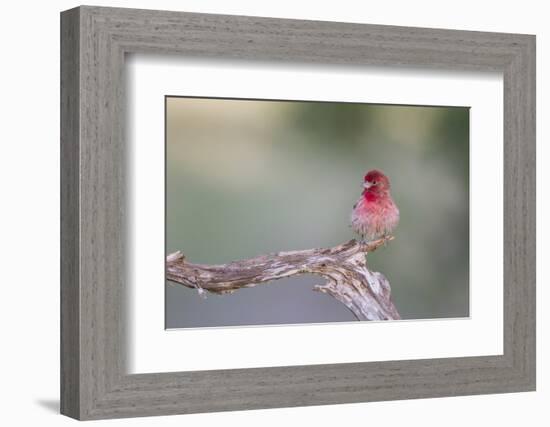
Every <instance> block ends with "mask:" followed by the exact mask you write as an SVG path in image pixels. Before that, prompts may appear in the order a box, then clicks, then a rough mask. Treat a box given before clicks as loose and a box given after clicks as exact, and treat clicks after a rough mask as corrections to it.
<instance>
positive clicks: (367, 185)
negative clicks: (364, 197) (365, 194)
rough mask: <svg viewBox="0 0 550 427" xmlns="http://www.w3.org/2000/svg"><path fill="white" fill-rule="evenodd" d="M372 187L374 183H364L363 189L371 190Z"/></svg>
mask: <svg viewBox="0 0 550 427" xmlns="http://www.w3.org/2000/svg"><path fill="white" fill-rule="evenodd" d="M372 186H373V183H372V182H368V181H365V182H363V187H364V188H366V189H369V188H371V187H372Z"/></svg>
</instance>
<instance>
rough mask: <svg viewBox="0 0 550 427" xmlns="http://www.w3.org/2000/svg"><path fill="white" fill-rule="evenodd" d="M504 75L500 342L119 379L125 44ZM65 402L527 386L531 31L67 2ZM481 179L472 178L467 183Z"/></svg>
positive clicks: (197, 405)
mask: <svg viewBox="0 0 550 427" xmlns="http://www.w3.org/2000/svg"><path fill="white" fill-rule="evenodd" d="M132 52H140V53H144V52H145V53H151V54H157V53H163V54H164V53H169V54H178V55H186V56H193V57H214V58H243V59H261V60H272V61H292V62H294V63H324V64H348V65H351V66H358V65H363V64H370V65H372V64H374V65H391V66H396V67H399V66H414V67H429V68H437V69H450V70H490V71H500V72H502V73H503V76H504V170H505V174H504V354H503V355H500V356H486V357H463V358H445V359H426V360H408V361H387V362H369V363H345V364H331V365H310V366H291V367H272V368H261V369H234V370H218V371H202V372H201V371H193V372H176V373H155V374H135V375H128V374H127V373H126V371H125V337H126V334H125V328H126V325H125V315H124V313H125V281H126V277H127V265H126V263H125V251H126V247H125V245H126V235H127V229H126V224H125V210H126V204H125V192H126V185H125V180H126V175H125V166H126V165H125V161H126V160H125V159H126V157H125V150H126V147H125V139H124V120H125V113H124V104H125V84H124V58H125V54H126V53H132ZM61 122H62V126H61V165H62V171H61V412H62V413H63V414H66V415H68V416H71V417H74V418H77V419H99V418H115V417H132V416H147V415H166V414H182V413H193V412H210V411H227V410H242V409H256V408H273V407H283V406H303V405H322V404H335V403H347V402H364V401H379V400H389V399H410V398H423V397H435V396H452V395H466V394H481V393H501V392H516V391H528V390H534V389H535V37H534V36H531V35H519V34H497V33H485V32H470V31H452V30H440V29H425V28H406V27H392V26H379V25H359V24H348V23H335V22H315V21H300V20H283V19H268V18H257V17H243V16H223V15H208V14H195V13H181V12H165V11H149V10H133V9H116V8H102V7H88V6H83V7H79V8H76V9H71V10H68V11H65V12H62V14H61ZM473 185H475V183H473Z"/></svg>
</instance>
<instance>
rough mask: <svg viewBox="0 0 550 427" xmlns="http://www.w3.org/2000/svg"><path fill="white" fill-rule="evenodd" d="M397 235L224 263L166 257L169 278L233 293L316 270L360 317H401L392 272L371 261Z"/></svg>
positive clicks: (325, 286)
mask: <svg viewBox="0 0 550 427" xmlns="http://www.w3.org/2000/svg"><path fill="white" fill-rule="evenodd" d="M390 240H393V237H386V238H383V239H378V240H375V241H372V242H368V243H360V242H357V241H356V240H350V241H348V242H345V243H342V244H340V245H337V246H334V247H332V248H314V249H304V250H299V251H285V252H277V253H274V254H267V255H260V256H257V257H253V258H248V259H244V260H239V261H233V262H230V263H227V264H220V265H205V264H194V263H191V262H189V261H188V260H186V259H185V256H184V254H183V253H182V252H175V253H173V254H170V255H168V256H167V257H166V279H168V280H171V281H173V282H176V283H179V284H181V285H183V286H187V287H188V288H192V289H197V290H198V292H199V294H202V293H204V292H211V293H214V294H219V295H222V294H230V293H233V292H235V291H237V290H239V289H243V288H252V287H254V286H257V285H260V284H266V283H270V282H272V281H274V280H279V279H283V278H285V277H291V276H295V275H299V274H315V275H318V276H321V277H323V278H324V279H325V283H324V284H321V285H316V286H315V287H314V288H313V289H314V290H316V291H319V292H323V293H326V294H328V295H330V296H331V297H333V298H335V299H336V300H338V301H340V302H341V303H342V304H344V305H345V306H346V307H347V308H348V309H349V310H350V311H351V312H352V313H353V315H354V316H355V318H356V319H357V320H399V319H401V317H400V316H399V312H398V311H397V308H396V307H395V305H394V303H393V301H392V298H391V287H390V283H389V282H388V280H387V279H386V277H385V276H384V275H383V274H381V273H378V272H373V271H370V270H369V269H368V267H367V254H368V253H369V252H374V251H375V250H376V249H378V248H379V247H380V246H382V245H384V244H386V243H387V242H388V241H390Z"/></svg>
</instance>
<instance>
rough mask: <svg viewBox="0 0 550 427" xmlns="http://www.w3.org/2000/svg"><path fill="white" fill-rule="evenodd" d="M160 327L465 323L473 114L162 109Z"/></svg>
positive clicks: (257, 105) (316, 104) (299, 104)
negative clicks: (162, 300)
mask: <svg viewBox="0 0 550 427" xmlns="http://www.w3.org/2000/svg"><path fill="white" fill-rule="evenodd" d="M165 112H166V117H165V120H166V135H165V141H166V198H165V203H166V206H165V208H166V227H165V232H166V236H165V237H166V255H167V261H166V263H167V265H166V276H167V280H166V286H165V288H166V289H165V314H166V325H165V326H166V328H167V329H175V328H199V327H224V326H225V327H227V326H253V325H281V324H308V323H331V322H353V321H358V320H359V321H365V320H398V319H418V320H420V319H436V318H459V317H468V316H469V314H470V313H469V108H468V107H461V106H460V107H459V106H421V105H381V104H367V103H348V102H321V101H299V100H259V99H222V98H196V97H181V96H167V97H166V98H165Z"/></svg>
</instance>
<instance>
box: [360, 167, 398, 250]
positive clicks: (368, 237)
mask: <svg viewBox="0 0 550 427" xmlns="http://www.w3.org/2000/svg"><path fill="white" fill-rule="evenodd" d="M363 188H364V190H363V193H362V194H361V197H360V198H359V200H357V203H355V205H354V206H353V211H352V213H351V226H352V228H353V230H354V231H355V232H356V233H358V234H360V235H361V238H362V239H363V240H364V241H368V242H369V241H373V240H377V239H381V238H383V237H387V236H389V235H390V234H391V233H392V232H393V230H394V229H395V227H397V224H398V223H399V209H397V206H396V205H395V203H394V201H393V199H392V197H391V194H390V181H389V179H388V177H386V175H384V174H383V173H382V172H380V171H378V170H371V171H369V172H368V173H367V174H366V175H365V178H364V182H363Z"/></svg>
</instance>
